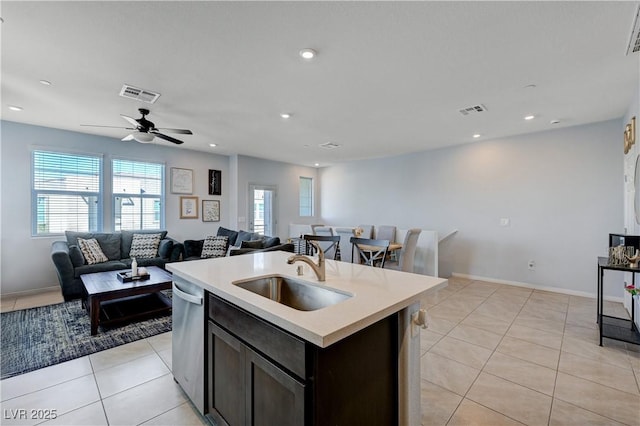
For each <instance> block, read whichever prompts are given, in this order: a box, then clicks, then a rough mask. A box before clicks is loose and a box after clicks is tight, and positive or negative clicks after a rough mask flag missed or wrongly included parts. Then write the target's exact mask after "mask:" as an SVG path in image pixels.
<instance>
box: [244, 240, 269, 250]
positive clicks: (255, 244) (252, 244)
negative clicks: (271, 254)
mask: <svg viewBox="0 0 640 426" xmlns="http://www.w3.org/2000/svg"><path fill="white" fill-rule="evenodd" d="M240 248H251V249H261V248H264V241H263V240H252V241H243V242H242V243H241V244H240Z"/></svg>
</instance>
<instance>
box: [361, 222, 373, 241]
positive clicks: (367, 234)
mask: <svg viewBox="0 0 640 426" xmlns="http://www.w3.org/2000/svg"><path fill="white" fill-rule="evenodd" d="M358 228H360V229H362V234H360V235H358V238H373V225H358Z"/></svg>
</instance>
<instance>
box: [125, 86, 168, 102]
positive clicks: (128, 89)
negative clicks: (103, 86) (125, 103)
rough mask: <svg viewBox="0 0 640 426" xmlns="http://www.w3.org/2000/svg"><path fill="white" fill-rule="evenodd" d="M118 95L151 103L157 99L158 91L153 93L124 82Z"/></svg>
mask: <svg viewBox="0 0 640 426" xmlns="http://www.w3.org/2000/svg"><path fill="white" fill-rule="evenodd" d="M120 96H122V97H123V98H129V99H135V100H136V101H142V102H146V103H148V104H152V103H154V102H155V101H157V100H158V98H159V97H160V93H154V92H151V91H149V90H144V89H139V88H137V87H133V86H130V85H128V84H125V85H124V86H122V90H120Z"/></svg>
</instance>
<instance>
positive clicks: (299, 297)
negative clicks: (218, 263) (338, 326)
mask: <svg viewBox="0 0 640 426" xmlns="http://www.w3.org/2000/svg"><path fill="white" fill-rule="evenodd" d="M233 284H234V285H237V286H238V287H241V288H244V289H245V290H249V291H251V292H253V293H255V294H259V295H260V296H263V297H266V298H269V299H271V300H274V301H276V302H278V303H282V304H283V305H286V306H289V307H291V308H293V309H297V310H299V311H315V310H317V309H322V308H326V307H327V306H331V305H335V304H336V303H339V302H342V301H343V300H347V299H349V298H350V297H352V295H351V294H348V293H343V292H341V291H338V290H335V289H330V288H326V287H319V286H316V285H313V284H311V283H307V282H304V281H301V280H296V279H294V278H289V277H283V276H280V275H270V276H266V277H261V278H251V279H248V280H239V281H234V282H233Z"/></svg>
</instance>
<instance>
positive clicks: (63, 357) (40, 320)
mask: <svg viewBox="0 0 640 426" xmlns="http://www.w3.org/2000/svg"><path fill="white" fill-rule="evenodd" d="M168 293H170V292H168ZM90 330H91V324H90V321H89V315H88V314H87V311H85V310H84V309H83V308H82V305H81V302H80V300H74V301H71V302H64V303H59V304H56V305H49V306H42V307H38V308H30V309H23V310H20V311H12V312H6V313H3V314H1V315H0V331H1V333H0V334H1V337H2V340H0V346H1V347H0V351H1V355H2V359H1V368H0V373H1V377H0V379H6V378H9V377H13V376H17V375H19V374H23V373H26V372H29V371H32V370H37V369H39V368H43V367H48V366H50V365H54V364H58V363H61V362H64V361H69V360H72V359H75V358H79V357H82V356H85V355H89V354H92V353H95V352H100V351H103V350H105V349H110V348H113V347H115V346H119V345H123V344H125V343H129V342H133V341H135V340H139V339H144V338H146V337H151V336H154V335H156V334H160V333H164V332H166V331H171V315H170V314H169V315H165V316H161V317H156V318H152V319H148V320H145V321H140V322H133V323H130V324H126V325H122V326H120V327H112V328H106V327H102V326H101V327H99V328H98V334H97V335H95V336H91V332H90Z"/></svg>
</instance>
